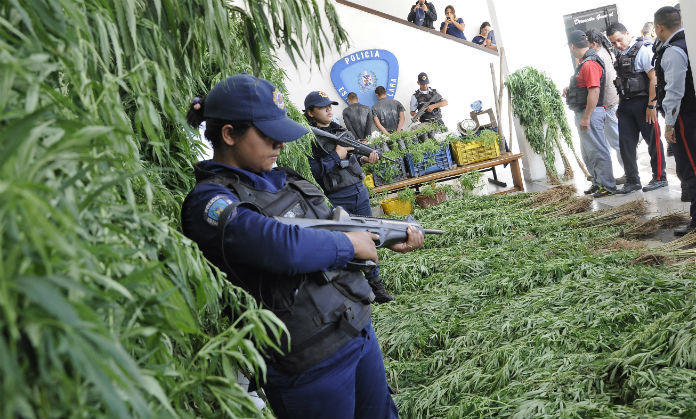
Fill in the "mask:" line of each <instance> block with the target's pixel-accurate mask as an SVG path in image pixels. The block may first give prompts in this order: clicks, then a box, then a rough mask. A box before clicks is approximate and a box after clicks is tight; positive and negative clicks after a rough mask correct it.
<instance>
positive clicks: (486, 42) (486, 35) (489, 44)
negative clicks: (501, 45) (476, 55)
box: [471, 22, 498, 51]
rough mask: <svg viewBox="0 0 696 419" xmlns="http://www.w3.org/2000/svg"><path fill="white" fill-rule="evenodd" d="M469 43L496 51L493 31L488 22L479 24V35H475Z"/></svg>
mask: <svg viewBox="0 0 696 419" xmlns="http://www.w3.org/2000/svg"><path fill="white" fill-rule="evenodd" d="M471 42H473V43H474V44H478V45H481V46H484V47H486V48H489V49H492V50H494V51H498V46H497V45H496V44H495V35H493V30H492V29H491V24H490V23H489V22H483V23H482V24H481V27H480V28H479V34H478V35H476V36H475V37H474V39H472V40H471Z"/></svg>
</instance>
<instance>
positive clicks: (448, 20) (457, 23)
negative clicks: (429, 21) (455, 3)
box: [440, 6, 466, 41]
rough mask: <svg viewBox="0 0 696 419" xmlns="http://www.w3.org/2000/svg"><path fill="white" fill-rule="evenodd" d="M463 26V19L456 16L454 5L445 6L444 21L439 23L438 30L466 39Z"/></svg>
mask: <svg viewBox="0 0 696 419" xmlns="http://www.w3.org/2000/svg"><path fill="white" fill-rule="evenodd" d="M464 26H465V25H464V19H462V18H457V15H456V14H455V13H454V7H452V6H447V7H445V21H444V22H442V23H441V24H440V32H442V33H445V34H447V35H452V36H456V37H457V38H461V39H463V40H465V41H466V36H464Z"/></svg>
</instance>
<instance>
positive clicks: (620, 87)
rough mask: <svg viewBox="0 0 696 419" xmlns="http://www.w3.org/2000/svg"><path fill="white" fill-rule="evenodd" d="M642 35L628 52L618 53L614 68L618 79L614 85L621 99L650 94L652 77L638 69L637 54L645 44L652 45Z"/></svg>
mask: <svg viewBox="0 0 696 419" xmlns="http://www.w3.org/2000/svg"><path fill="white" fill-rule="evenodd" d="M651 44H652V42H650V41H646V40H645V39H643V38H642V37H639V38H636V43H635V44H633V46H632V47H631V48H630V49H629V50H628V51H627V52H626V54H618V57H616V62H615V63H614V68H616V79H615V80H614V86H616V91H617V92H618V93H619V95H620V96H621V99H624V100H628V99H631V98H634V97H639V96H647V95H648V94H649V88H650V79H649V78H648V75H647V74H645V72H644V71H636V56H637V55H638V51H640V49H641V48H642V47H643V46H644V45H651Z"/></svg>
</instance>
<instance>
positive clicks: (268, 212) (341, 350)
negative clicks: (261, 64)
mask: <svg viewBox="0 0 696 419" xmlns="http://www.w3.org/2000/svg"><path fill="white" fill-rule="evenodd" d="M187 119H188V121H189V123H190V124H191V125H192V126H194V127H198V126H199V125H200V123H201V122H202V121H203V120H205V122H206V131H205V136H206V138H208V140H209V141H210V142H211V143H212V145H213V150H214V156H213V159H212V160H207V161H203V162H200V163H198V164H196V166H195V173H196V180H197V184H196V186H195V187H194V189H193V190H192V191H191V192H190V193H189V195H188V196H187V197H186V200H185V201H184V204H183V208H182V215H181V217H182V224H183V230H184V234H186V235H187V236H188V237H190V238H191V239H192V240H194V241H195V242H196V243H197V244H198V246H199V247H200V248H201V250H202V251H203V253H204V254H205V256H206V257H207V258H208V259H209V260H210V261H211V262H212V263H213V264H215V265H216V266H218V267H219V268H220V269H221V270H223V271H224V272H226V273H227V275H228V278H229V279H230V280H231V281H232V282H233V283H235V284H237V285H239V286H241V287H243V288H245V289H246V290H247V291H248V292H249V293H251V294H252V295H253V296H254V297H255V298H256V299H257V300H258V301H259V303H261V304H262V305H263V306H265V307H266V308H268V309H270V310H272V311H273V312H274V313H275V314H276V315H277V316H278V317H279V318H280V319H281V320H282V321H283V322H284V323H285V325H286V326H287V328H288V330H289V332H290V333H289V334H290V339H291V340H292V342H288V341H287V339H286V340H285V341H284V342H283V344H282V345H283V346H282V347H283V350H284V353H283V354H275V355H271V356H269V359H268V360H267V361H268V372H267V377H266V383H265V385H264V389H265V390H266V394H267V395H268V399H269V402H270V404H271V407H272V408H273V410H274V412H275V413H276V415H278V416H279V417H307V418H310V417H335V418H338V417H345V418H350V417H374V418H378V417H396V416H397V411H396V407H395V405H394V402H393V401H392V399H391V396H390V395H389V389H388V386H387V383H386V379H385V372H384V363H383V360H382V354H381V351H380V349H379V345H378V343H377V338H376V336H375V333H374V331H373V329H372V326H371V321H370V320H371V319H370V302H371V300H372V299H373V298H374V297H373V294H372V292H371V290H370V287H369V285H368V283H367V281H366V280H365V278H364V276H363V275H362V273H360V272H350V271H347V270H344V269H343V267H344V266H345V264H346V263H347V262H348V261H350V260H351V259H353V258H357V259H371V260H373V261H376V260H377V253H376V249H375V246H374V242H373V239H374V237H373V236H372V235H370V234H369V233H366V232H358V233H341V232H332V231H325V230H318V229H304V228H300V227H297V226H289V225H286V224H282V223H280V222H278V221H276V220H275V219H273V218H272V217H273V216H295V217H304V218H327V217H328V216H329V210H328V208H327V206H326V203H325V199H324V196H323V194H322V193H321V191H319V190H318V189H317V188H316V187H315V186H314V185H312V184H311V183H310V182H308V181H306V180H305V179H303V178H301V177H300V176H299V175H297V174H296V173H295V172H293V171H291V170H289V169H274V170H272V168H273V166H274V163H275V162H276V160H277V159H278V155H279V153H280V151H281V149H282V148H283V145H284V143H285V142H288V141H294V140H296V139H298V138H299V137H301V136H302V135H304V134H305V133H306V132H307V131H306V130H305V128H303V127H302V126H301V125H299V124H297V123H295V122H293V121H292V120H290V119H289V118H288V117H287V116H286V113H285V103H284V101H283V96H282V94H281V93H280V92H279V91H278V89H276V88H275V87H274V86H273V85H272V84H271V83H269V82H268V81H266V80H263V79H257V78H255V77H253V76H250V75H248V74H238V75H236V76H232V77H228V78H227V79H226V80H223V81H222V82H220V83H218V84H217V85H216V86H215V87H213V89H212V90H211V91H210V93H209V94H208V95H207V97H206V98H205V100H197V101H195V102H194V104H192V106H191V109H190V111H189V114H188V115H187ZM408 233H409V234H408V241H407V242H405V243H400V244H398V245H395V246H394V247H393V248H392V250H396V251H401V252H406V251H409V250H411V249H415V248H418V247H420V246H421V245H422V243H423V235H422V234H421V233H419V232H418V231H417V230H415V229H410V230H409V232H408ZM289 343H291V344H292V345H291V346H290V345H289Z"/></svg>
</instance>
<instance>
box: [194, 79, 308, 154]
mask: <svg viewBox="0 0 696 419" xmlns="http://www.w3.org/2000/svg"><path fill="white" fill-rule="evenodd" d="M203 116H204V117H205V118H206V119H207V118H214V119H221V120H223V121H251V122H252V123H253V124H254V126H255V127H256V128H257V129H258V130H259V131H261V132H262V133H263V134H264V135H266V136H268V137H270V138H271V139H273V140H275V141H280V142H283V143H286V142H289V141H295V140H297V139H298V138H300V137H302V136H303V135H305V134H307V133H308V132H309V131H308V130H307V129H306V128H305V127H303V126H302V125H300V124H298V123H297V122H295V121H293V120H292V119H290V118H288V116H287V114H286V112H285V99H284V98H283V94H282V93H280V90H278V88H276V87H275V86H274V85H273V84H271V83H270V82H269V81H267V80H264V79H260V78H257V77H254V76H252V75H251V74H247V73H242V74H237V75H234V76H231V77H228V78H226V79H225V80H223V81H221V82H220V83H218V84H216V85H215V87H213V88H212V90H210V93H208V95H207V96H206V97H205V106H204V108H203Z"/></svg>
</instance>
